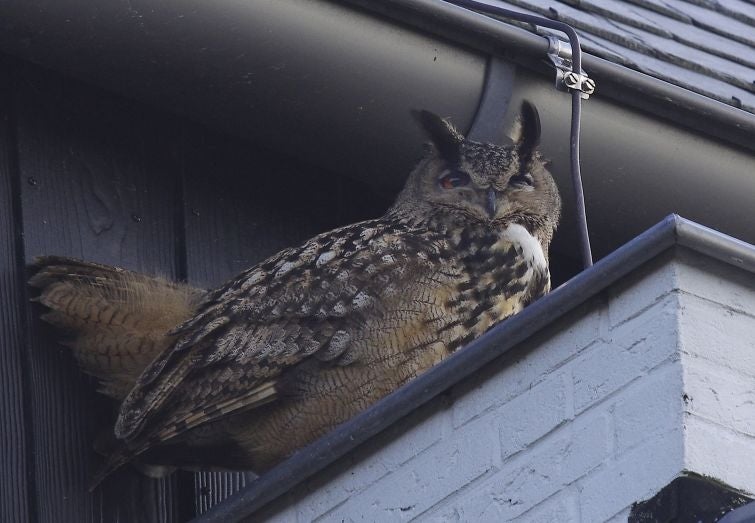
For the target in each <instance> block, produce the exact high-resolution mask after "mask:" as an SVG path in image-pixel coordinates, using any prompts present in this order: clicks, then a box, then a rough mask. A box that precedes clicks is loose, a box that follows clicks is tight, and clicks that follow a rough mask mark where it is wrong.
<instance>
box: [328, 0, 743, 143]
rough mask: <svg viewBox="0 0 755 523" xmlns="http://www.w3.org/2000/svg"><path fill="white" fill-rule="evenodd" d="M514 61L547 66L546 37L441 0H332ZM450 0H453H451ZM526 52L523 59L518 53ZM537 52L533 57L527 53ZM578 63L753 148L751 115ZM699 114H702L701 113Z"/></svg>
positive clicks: (643, 104)
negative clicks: (533, 58) (535, 59)
mask: <svg viewBox="0 0 755 523" xmlns="http://www.w3.org/2000/svg"><path fill="white" fill-rule="evenodd" d="M337 1H339V2H341V3H346V4H350V5H354V6H357V7H360V8H362V9H365V10H367V11H370V12H373V13H377V14H379V15H383V16H385V17H387V18H390V19H393V20H395V21H396V22H398V23H402V24H407V25H410V26H413V27H416V28H419V29H421V30H423V31H426V32H428V33H432V34H435V35H438V36H441V37H443V38H447V39H451V40H453V41H456V42H458V43H461V44H463V45H466V46H469V47H472V48H474V49H480V50H482V51H485V52H489V53H494V54H502V55H505V56H507V57H508V58H510V59H512V60H514V61H516V62H517V63H519V64H521V65H523V66H525V67H528V68H531V69H535V70H538V71H540V72H542V71H545V70H550V68H549V67H548V69H546V68H545V67H546V66H545V62H544V61H545V60H546V53H547V49H548V41H547V39H546V38H544V37H541V36H538V35H535V34H533V33H530V32H528V31H525V30H524V29H521V28H519V27H515V26H513V25H510V24H506V23H501V22H499V21H497V20H494V19H492V18H490V17H488V16H485V15H481V14H478V13H475V12H472V11H470V10H468V9H464V8H462V7H458V6H456V5H453V4H452V3H451V2H446V1H440V0H381V1H380V2H375V1H373V0H337ZM451 1H452V0H451ZM522 54H524V55H526V57H527V60H522V57H521V56H520V55H522ZM533 55H534V56H536V57H538V58H539V59H540V60H538V61H537V62H536V63H533V62H532V60H531V58H532V56H533ZM582 64H583V67H584V69H585V70H586V71H587V73H588V74H589V75H590V76H591V77H592V78H593V79H595V80H596V82H597V84H598V94H599V95H605V96H607V97H609V98H611V99H613V100H616V101H618V102H620V103H622V104H626V105H629V106H631V107H634V108H637V109H640V110H643V111H646V112H649V113H651V114H653V115H656V116H660V117H662V118H665V119H668V120H671V121H674V122H678V123H680V124H682V125H684V126H685V127H689V128H691V129H694V130H696V131H698V132H701V133H703V134H705V135H712V136H716V137H717V138H721V139H723V140H725V141H728V142H731V143H734V144H737V145H740V146H743V147H745V148H747V149H754V148H755V144H754V143H753V140H752V136H753V135H755V115H753V114H750V113H748V112H746V111H743V110H741V109H737V108H736V107H733V106H729V105H726V104H724V103H722V102H719V101H716V100H713V99H712V98H708V97H706V96H703V95H700V94H697V93H694V92H692V91H690V90H688V89H685V88H683V87H679V86H676V85H673V84H670V83H668V82H665V81H663V80H659V79H657V78H654V77H652V76H649V75H646V74H644V73H640V72H638V71H635V70H633V69H629V68H628V67H625V66H622V65H618V64H615V63H613V62H609V61H608V60H604V59H602V58H598V57H596V56H593V55H590V54H587V53H584V54H583V62H582ZM701 116H702V118H701Z"/></svg>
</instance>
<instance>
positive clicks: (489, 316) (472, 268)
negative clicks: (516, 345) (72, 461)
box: [116, 218, 550, 454]
mask: <svg viewBox="0 0 755 523" xmlns="http://www.w3.org/2000/svg"><path fill="white" fill-rule="evenodd" d="M516 227H519V228H518V229H517V228H513V229H512V228H509V229H506V230H504V231H503V232H501V231H494V230H478V229H460V230H458V231H431V230H427V229H418V228H416V227H410V226H408V225H406V224H405V223H403V222H401V221H399V220H389V219H386V218H383V219H378V220H371V221H366V222H362V223H358V224H354V225H350V226H346V227H343V228H341V229H337V230H335V231H331V232H329V233H325V234H321V235H319V236H316V237H314V238H312V239H311V240H309V241H308V242H306V243H305V244H303V245H302V246H300V247H298V248H293V249H288V250H285V251H282V252H281V253H279V254H277V255H276V256H274V257H272V258H270V259H268V260H266V261H264V262H262V263H261V264H259V265H258V266H256V267H254V268H252V269H249V270H248V271H246V272H244V273H242V274H241V275H240V276H239V277H238V278H236V279H235V280H232V281H231V282H229V283H228V284H226V285H225V286H223V287H221V288H219V289H218V290H216V291H214V292H211V293H209V294H208V295H207V297H206V298H205V300H204V301H203V303H202V304H200V306H199V308H198V313H197V314H196V316H194V317H193V318H192V319H190V320H189V321H187V322H185V323H184V324H182V325H180V326H179V327H177V328H176V329H175V330H174V331H173V332H172V333H171V334H172V335H175V336H176V339H177V341H176V343H175V345H174V346H173V348H172V349H170V350H167V351H165V352H164V353H163V354H162V355H161V356H160V357H159V358H158V359H156V360H155V361H154V362H153V363H152V364H151V365H150V366H149V367H148V368H147V369H146V370H145V372H144V373H143V374H142V376H141V377H140V379H139V381H138V382H137V384H136V386H135V387H134V389H133V390H132V391H131V393H130V394H129V396H128V397H127V398H126V400H125V401H124V402H123V404H122V406H121V411H120V416H119V419H118V422H117V424H116V434H117V435H118V436H119V437H120V438H122V439H125V440H126V441H128V442H130V446H131V448H132V450H133V452H132V453H133V454H137V453H139V452H142V451H143V450H145V449H146V448H149V447H151V446H154V445H156V444H158V443H160V442H162V441H165V440H167V439H171V438H173V437H175V436H177V435H179V434H181V433H183V432H185V431H187V430H189V429H191V428H193V427H196V426H198V425H201V424H205V423H207V422H209V421H213V420H216V419H219V418H221V417H224V416H226V415H228V414H230V413H235V412H241V411H242V410H247V409H250V408H253V407H257V406H260V405H263V404H265V403H268V402H271V401H273V400H275V399H277V398H279V396H280V394H281V390H282V383H284V382H285V381H286V380H285V379H283V378H285V376H286V375H287V373H289V372H293V370H294V369H296V367H297V366H298V365H300V364H302V363H303V362H304V361H305V360H307V361H309V360H316V361H318V362H320V364H323V365H326V366H330V367H340V368H344V369H345V368H352V367H358V366H360V365H362V366H364V367H365V368H367V367H369V368H370V369H372V368H374V367H376V366H380V365H383V366H384V367H385V368H386V369H387V371H388V372H393V371H392V370H391V369H394V368H395V369H396V370H395V372H396V373H397V376H399V375H400V376H399V377H397V378H396V379H395V380H393V381H392V380H391V379H390V377H388V378H383V377H381V378H380V379H385V380H386V383H388V385H386V388H388V387H393V388H395V386H396V385H400V384H401V383H403V382H404V381H406V380H408V379H410V378H411V377H412V376H415V375H417V374H418V373H420V372H422V371H424V370H426V368H427V367H429V366H431V365H432V364H434V363H435V362H436V361H437V360H438V359H442V357H444V355H445V354H447V353H450V352H452V351H454V350H455V349H457V348H458V347H460V346H462V345H464V344H465V343H467V342H468V341H470V340H472V339H473V338H475V337H477V336H478V335H480V334H482V333H483V332H484V331H485V330H487V329H488V328H489V327H490V326H492V325H493V324H495V323H497V322H498V321H500V320H502V319H504V318H506V317H508V316H510V315H511V314H514V313H516V312H518V311H519V310H521V309H522V308H523V307H524V306H525V305H526V304H527V303H529V302H530V301H532V300H533V299H536V298H537V297H539V296H541V295H542V294H544V293H545V292H547V290H548V289H549V286H550V279H549V274H548V268H547V265H546V264H545V258H544V256H543V254H542V249H541V248H540V246H539V243H538V242H537V240H535V239H534V238H533V237H532V236H531V235H530V234H529V233H528V232H527V231H526V229H524V228H522V227H520V226H516ZM532 242H534V243H532ZM425 350H426V351H429V353H430V354H429V355H427V356H425V355H423V354H422V352H423V351H425ZM408 365H413V366H414V367H413V368H411V369H408V370H407V369H406V368H403V369H402V366H404V367H405V366H408ZM365 372H366V371H365ZM371 379H373V381H374V380H375V379H376V378H371ZM379 388H380V387H377V389H379ZM387 392H390V390H385V391H380V392H379V393H378V392H376V393H375V394H378V395H384V394H385V393H387ZM373 399H377V398H373ZM357 403H359V402H357Z"/></svg>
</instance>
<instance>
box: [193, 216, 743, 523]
mask: <svg viewBox="0 0 755 523" xmlns="http://www.w3.org/2000/svg"><path fill="white" fill-rule="evenodd" d="M675 246H682V247H686V248H688V249H691V250H693V251H696V252H698V253H700V254H703V255H706V256H710V257H712V258H715V259H717V260H720V261H722V262H724V263H728V264H730V265H732V266H734V267H737V268H739V269H742V270H745V271H748V272H751V273H755V246H753V245H750V244H747V243H745V242H742V241H740V240H737V239H734V238H732V237H730V236H726V235H724V234H721V233H719V232H717V231H714V230H712V229H708V228H707V227H703V226H701V225H698V224H696V223H694V222H691V221H689V220H686V219H684V218H681V217H679V216H677V215H670V216H668V217H667V218H666V219H664V220H663V221H662V222H660V223H659V224H657V225H655V226H654V227H652V228H650V229H648V230H647V231H646V232H644V233H643V234H641V235H640V236H638V237H636V238H635V239H633V240H632V241H630V242H629V243H627V244H626V245H624V246H623V247H621V248H620V249H618V250H616V251H614V252H613V253H611V254H610V255H608V256H606V257H605V258H603V259H601V260H600V261H598V262H597V263H596V264H595V265H593V266H592V267H591V268H589V269H587V270H585V271H583V272H581V273H580V274H578V275H577V276H575V277H574V278H572V279H571V280H569V281H568V282H567V283H565V284H564V285H562V286H560V287H559V288H557V289H556V290H554V291H553V292H551V293H550V294H548V295H546V296H545V297H543V298H541V299H539V300H538V301H536V302H535V303H533V304H532V305H530V306H528V307H527V308H526V309H524V310H523V311H522V312H520V313H518V314H516V315H514V316H512V317H511V318H509V319H507V320H506V321H504V322H501V323H500V324H498V325H497V326H495V327H493V328H492V329H491V330H489V331H488V332H487V333H485V334H484V335H483V336H481V337H480V338H478V339H476V340H474V341H473V342H471V343H470V344H469V345H467V346H466V347H465V348H464V349H463V350H460V351H458V352H456V353H454V354H453V355H452V356H451V357H449V358H447V359H446V360H444V361H443V362H441V363H439V364H438V365H436V366H435V367H433V368H432V369H430V370H429V371H427V372H426V373H424V374H423V375H421V376H419V377H417V378H415V379H414V380H413V381H411V382H409V383H408V384H406V385H405V386H403V387H401V388H400V389H398V390H396V391H394V392H393V393H391V394H389V395H388V396H386V397H385V398H383V399H382V400H380V401H378V402H377V403H376V404H374V405H373V406H372V407H370V408H368V409H367V410H365V411H364V412H362V413H361V414H359V415H357V416H356V417H354V418H352V419H351V420H349V421H347V422H345V423H343V424H342V425H340V426H338V427H336V428H335V429H334V430H333V431H331V432H330V433H328V434H326V435H325V436H323V437H322V438H320V439H319V440H317V441H315V442H314V443H312V444H310V445H308V446H307V447H305V448H303V449H301V450H299V451H298V452H296V453H295V454H294V455H293V456H292V457H291V458H289V459H288V460H286V461H284V462H282V463H281V464H279V465H278V466H277V467H275V468H273V469H272V470H270V471H269V472H267V473H266V474H264V475H262V476H260V477H259V478H257V479H256V480H254V481H252V482H251V483H250V484H248V485H247V486H246V487H245V488H244V489H242V490H241V491H239V492H238V493H236V494H234V495H232V496H231V497H229V498H228V499H226V500H225V501H223V502H222V503H220V504H218V505H216V506H214V507H213V508H211V509H210V510H209V511H208V512H206V513H205V514H203V515H202V516H200V517H199V518H197V520H196V521H239V520H241V519H243V518H244V517H247V516H249V515H251V514H253V513H254V512H256V511H257V510H259V509H260V508H262V507H263V506H265V505H266V504H267V503H269V502H270V501H272V500H274V499H276V498H277V497H278V496H280V495H282V494H283V493H285V492H287V491H289V490H290V489H291V488H292V487H294V486H295V485H297V484H298V483H300V482H301V481H303V480H305V479H307V478H308V477H310V476H312V475H313V474H315V473H317V472H318V471H320V470H322V469H324V468H325V467H326V466H328V465H329V464H331V463H333V462H334V461H336V460H337V459H338V458H340V457H342V456H344V455H345V454H346V453H348V452H349V451H351V450H352V449H354V448H355V447H357V446H358V445H359V444H361V443H363V442H364V441H366V440H368V439H369V438H371V437H372V436H374V435H376V434H378V433H379V432H381V431H382V430H384V429H386V428H387V427H389V426H390V425H392V424H393V423H395V422H396V421H398V420H399V419H401V418H402V417H404V416H405V415H407V414H409V413H410V412H412V411H414V410H415V409H417V408H419V407H420V406H421V405H423V404H425V403H426V402H428V401H429V400H431V399H432V398H434V397H435V396H437V395H438V394H440V393H442V392H443V391H445V390H446V389H448V388H449V387H451V386H452V385H455V384H456V383H458V382H460V381H461V380H463V379H464V378H466V377H468V376H470V375H472V374H473V373H475V372H477V371H478V370H479V369H481V368H482V367H483V366H485V365H486V364H487V363H489V362H490V361H492V360H493V359H495V358H497V357H498V356H500V355H502V354H504V353H506V352H508V351H509V350H511V349H513V348H514V347H516V346H517V345H518V344H519V343H521V342H522V341H524V340H526V339H527V338H529V337H530V336H532V335H533V334H535V333H537V332H539V331H540V330H542V329H543V328H544V327H545V326H547V325H549V324H550V323H552V322H554V321H556V320H557V319H559V318H561V317H562V316H563V315H564V314H566V313H567V312H569V311H570V310H573V309H574V308H576V307H577V306H579V305H580V304H582V303H584V302H585V301H587V300H588V299H589V298H591V297H592V296H595V295H596V294H598V293H599V292H601V291H603V290H605V289H606V288H608V287H609V286H610V285H612V284H614V283H615V282H617V281H619V280H620V279H621V278H623V277H624V276H626V275H627V274H629V273H631V272H632V271H634V270H635V269H637V268H638V267H640V266H641V265H643V264H645V263H646V262H648V261H650V260H652V259H654V258H656V257H657V256H659V255H661V254H662V253H664V252H666V251H667V250H668V249H670V248H673V247H675Z"/></svg>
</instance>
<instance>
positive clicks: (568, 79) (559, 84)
mask: <svg viewBox="0 0 755 523" xmlns="http://www.w3.org/2000/svg"><path fill="white" fill-rule="evenodd" d="M548 58H549V59H550V61H551V63H552V64H553V66H554V67H555V68H556V89H558V90H559V91H569V90H572V89H575V90H577V91H580V94H579V96H580V98H582V99H584V100H587V99H588V98H590V95H591V94H593V93H594V92H595V80H593V79H592V78H590V77H589V76H587V73H585V71H584V69H581V70H580V71H579V73H576V72H574V70H573V69H572V67H573V64H572V51H571V46H570V45H569V43H568V42H564V41H563V40H561V39H559V38H556V37H555V36H548Z"/></svg>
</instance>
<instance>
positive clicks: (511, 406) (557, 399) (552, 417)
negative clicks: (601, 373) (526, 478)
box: [495, 372, 571, 459]
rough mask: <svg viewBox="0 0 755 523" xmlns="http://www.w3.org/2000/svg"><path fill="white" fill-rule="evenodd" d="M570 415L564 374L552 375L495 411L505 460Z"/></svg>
mask: <svg viewBox="0 0 755 523" xmlns="http://www.w3.org/2000/svg"><path fill="white" fill-rule="evenodd" d="M569 381H571V376H569ZM570 385H571V383H569V386H570ZM570 411H571V408H570V405H567V380H566V375H565V373H563V372H561V373H558V374H552V375H550V376H549V377H548V379H547V380H545V381H544V382H542V383H540V384H539V385H537V386H535V387H533V388H532V389H530V390H528V391H526V392H524V393H523V394H521V395H519V396H517V397H516V398H514V399H513V400H511V401H509V402H508V403H506V404H505V405H503V406H502V407H501V408H499V409H498V410H496V411H495V416H496V417H497V418H498V419H499V422H500V434H501V453H502V456H503V459H506V458H508V457H509V456H511V455H512V454H515V453H516V452H519V451H520V450H522V449H524V448H525V447H527V446H529V445H530V444H531V443H532V442H534V441H535V440H537V439H539V438H541V437H543V436H544V435H546V434H547V433H548V432H550V431H552V430H553V429H554V428H556V427H557V426H558V425H560V424H561V423H563V422H564V421H566V420H567V418H568V416H569V412H570Z"/></svg>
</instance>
